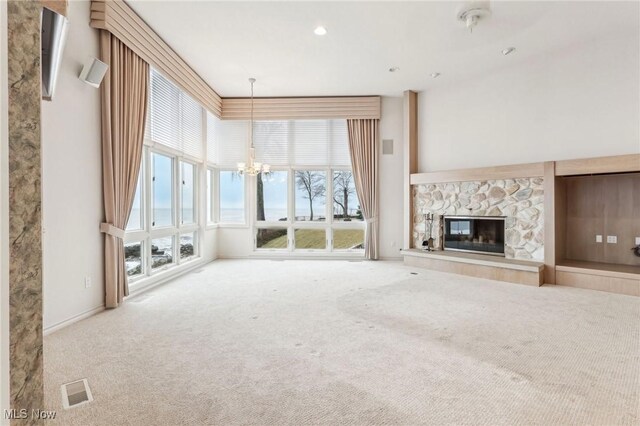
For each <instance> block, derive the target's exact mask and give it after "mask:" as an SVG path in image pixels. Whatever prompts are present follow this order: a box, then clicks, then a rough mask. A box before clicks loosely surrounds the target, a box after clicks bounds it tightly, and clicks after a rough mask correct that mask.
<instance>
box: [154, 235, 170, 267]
mask: <svg viewBox="0 0 640 426" xmlns="http://www.w3.org/2000/svg"><path fill="white" fill-rule="evenodd" d="M173 249H174V247H173V237H172V236H171V237H161V238H154V239H152V240H151V268H152V269H157V268H161V267H165V268H166V267H168V266H171V265H172V264H173V262H174V258H175V256H174V253H173V251H174V250H173Z"/></svg>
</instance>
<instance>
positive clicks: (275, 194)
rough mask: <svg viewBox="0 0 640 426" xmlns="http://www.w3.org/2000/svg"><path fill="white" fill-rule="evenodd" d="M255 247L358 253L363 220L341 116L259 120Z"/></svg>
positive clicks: (275, 249)
mask: <svg viewBox="0 0 640 426" xmlns="http://www.w3.org/2000/svg"><path fill="white" fill-rule="evenodd" d="M254 134H255V137H254V143H255V147H256V156H257V157H258V159H259V160H260V161H264V162H266V163H268V164H270V165H271V167H272V170H274V171H272V172H271V173H270V174H268V175H266V176H261V175H258V176H257V177H256V178H255V185H256V186H255V198H254V200H253V201H254V205H255V217H254V222H253V225H254V238H255V245H254V247H255V248H256V250H258V251H272V252H315V253H321V252H326V253H329V252H346V251H352V252H355V253H362V249H363V242H364V229H365V223H364V222H363V220H362V213H361V211H360V202H359V201H358V197H357V194H356V190H355V182H354V179H353V174H352V173H351V169H350V165H351V160H350V158H349V147H348V136H347V126H346V121H345V120H289V121H258V122H256V125H255V131H254Z"/></svg>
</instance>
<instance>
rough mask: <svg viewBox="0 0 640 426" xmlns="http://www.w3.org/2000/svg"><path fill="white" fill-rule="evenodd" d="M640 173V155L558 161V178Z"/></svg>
mask: <svg viewBox="0 0 640 426" xmlns="http://www.w3.org/2000/svg"><path fill="white" fill-rule="evenodd" d="M623 172H640V154H628V155H615V156H611V157H595V158H580V159H576V160H562V161H556V176H572V175H589V174H598V173H623Z"/></svg>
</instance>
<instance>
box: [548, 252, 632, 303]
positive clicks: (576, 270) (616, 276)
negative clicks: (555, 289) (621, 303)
mask: <svg viewBox="0 0 640 426" xmlns="http://www.w3.org/2000/svg"><path fill="white" fill-rule="evenodd" d="M556 284H559V285H566V286H569V287H578V288H586V289H590V290H600V291H608V292H610V293H619V294H626V295H629V296H640V266H634V265H618V264H613V263H600V262H584V261H579V260H562V261H560V262H559V264H557V265H556Z"/></svg>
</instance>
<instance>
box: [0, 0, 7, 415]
mask: <svg viewBox="0 0 640 426" xmlns="http://www.w3.org/2000/svg"><path fill="white" fill-rule="evenodd" d="M7 56H8V55H7V3H6V2H0V424H2V425H5V424H6V425H8V424H9V420H7V419H5V418H4V416H3V415H2V413H4V409H6V408H9V172H8V169H9V159H8V155H9V152H8V151H9V139H8V128H7V122H8V118H9V112H8V100H7V96H8V93H7V88H8V84H7V83H8V81H7V71H8V69H7Z"/></svg>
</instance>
